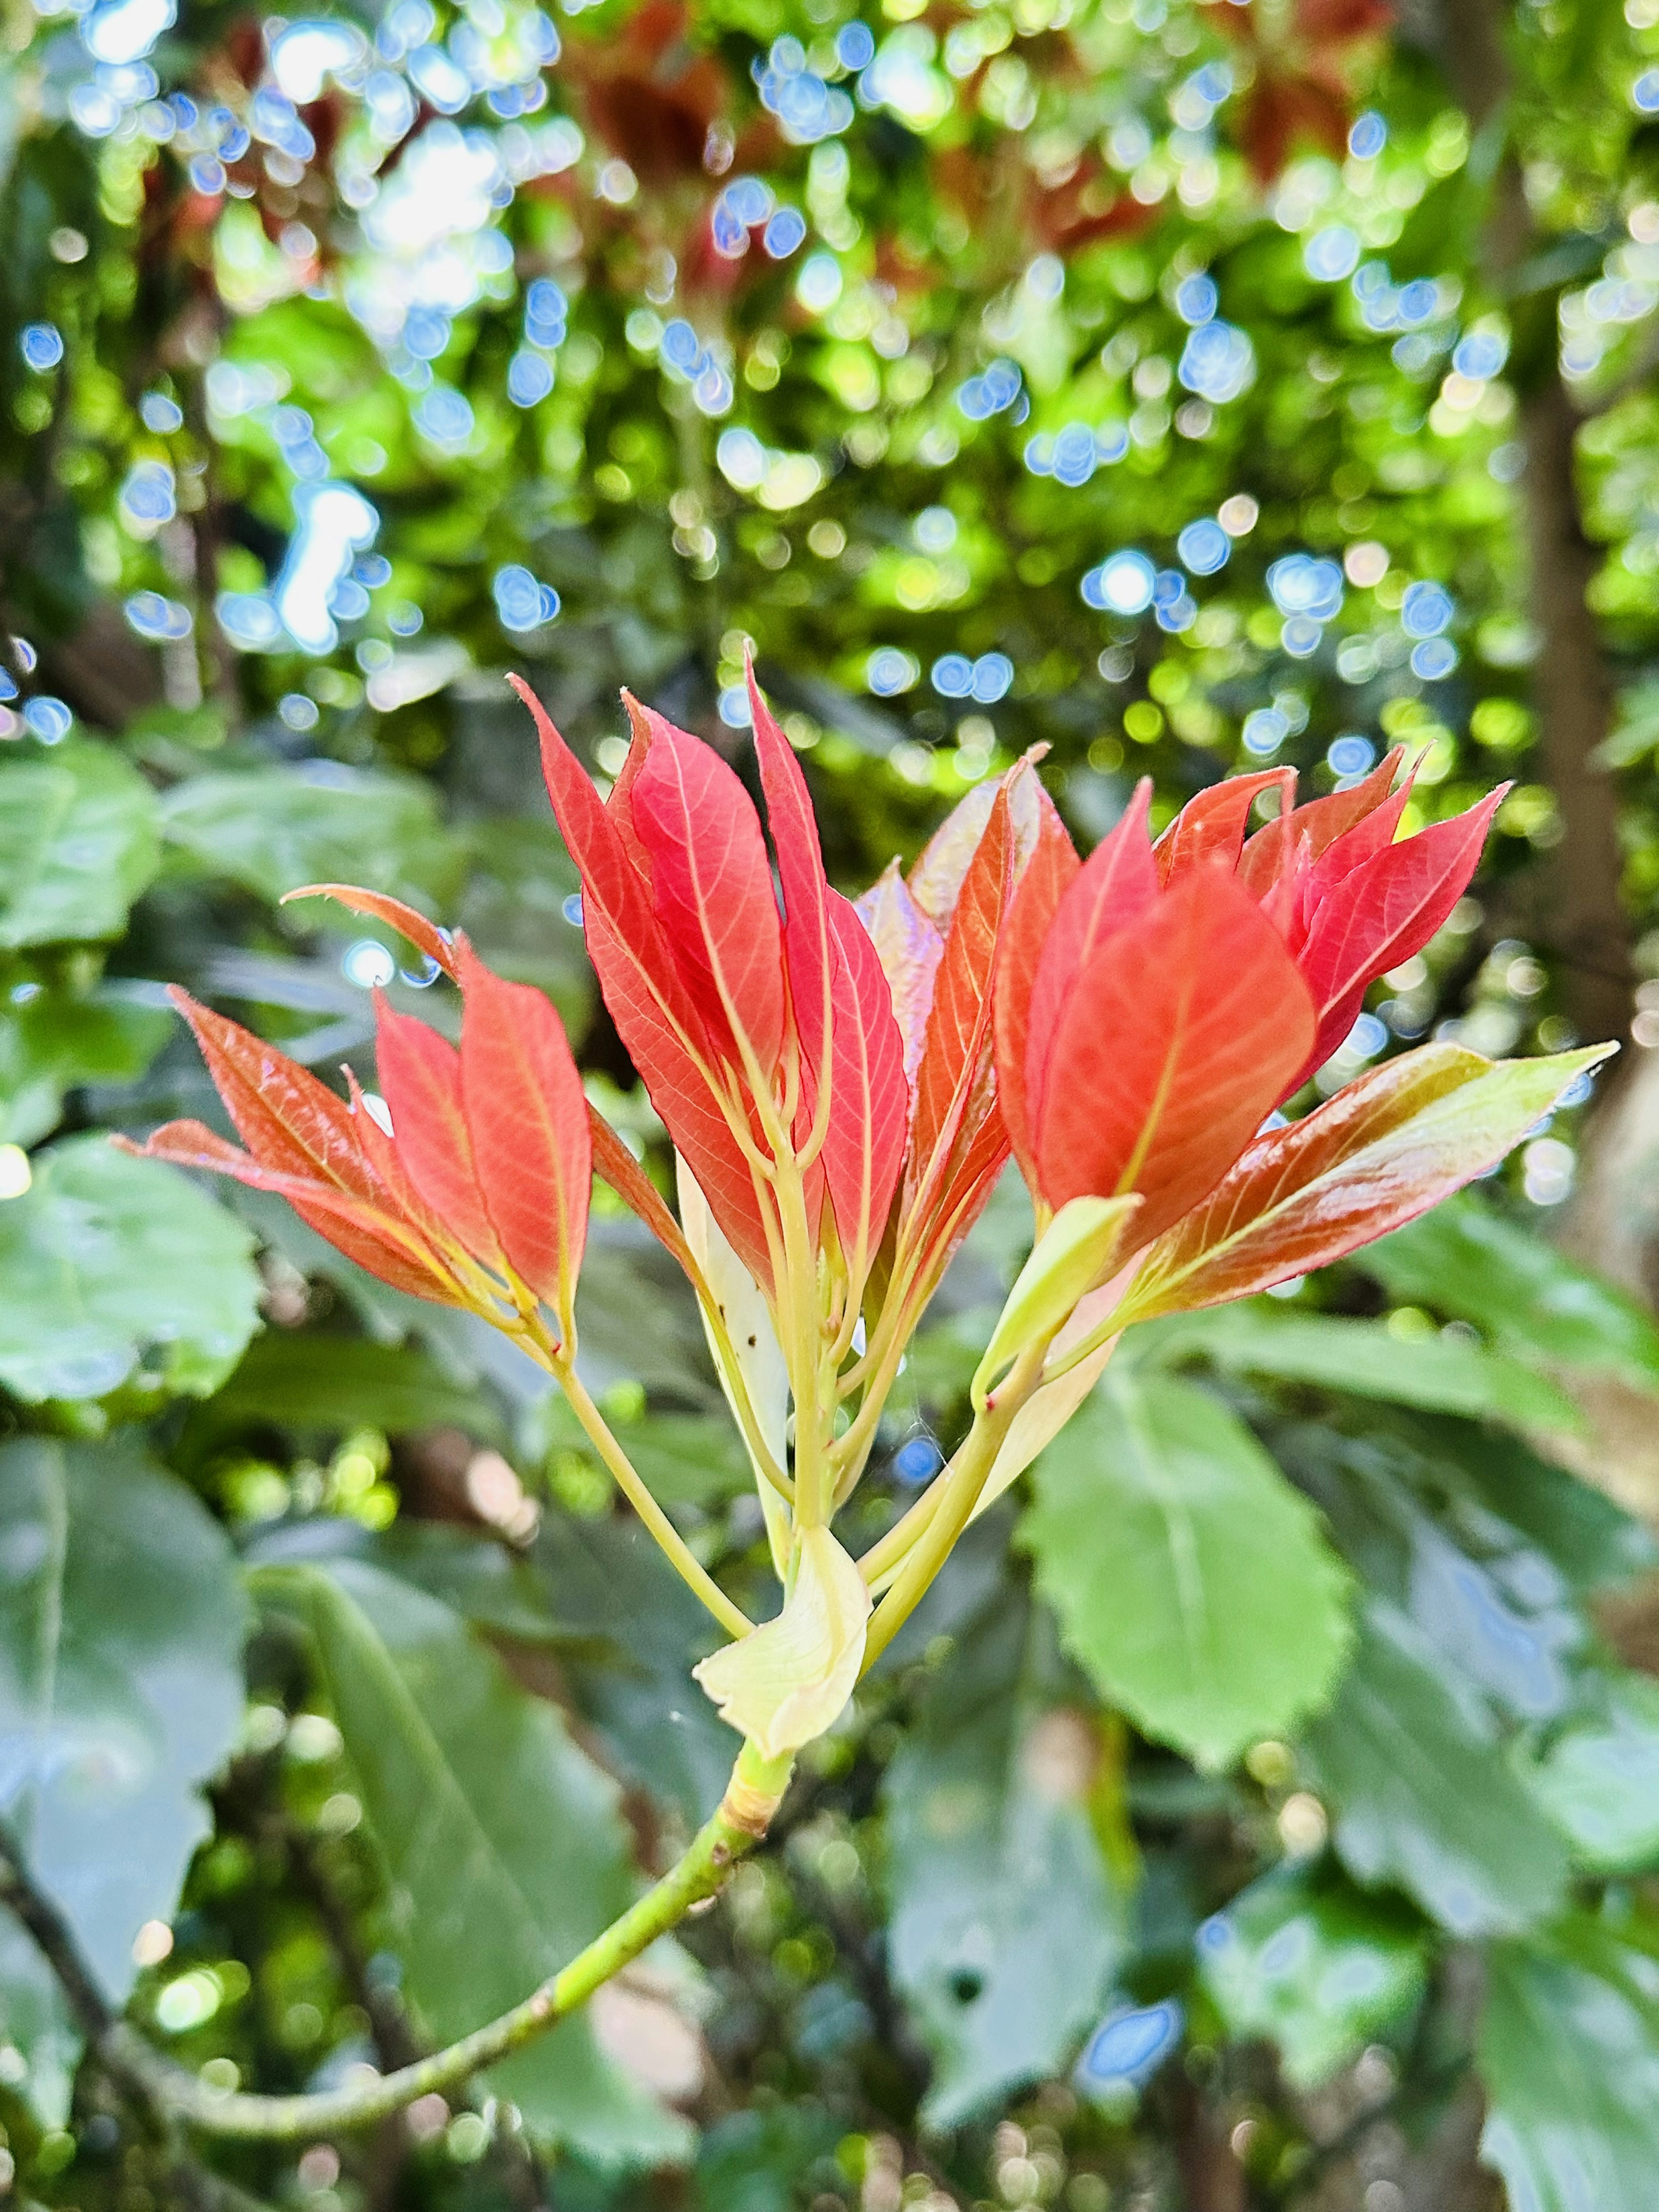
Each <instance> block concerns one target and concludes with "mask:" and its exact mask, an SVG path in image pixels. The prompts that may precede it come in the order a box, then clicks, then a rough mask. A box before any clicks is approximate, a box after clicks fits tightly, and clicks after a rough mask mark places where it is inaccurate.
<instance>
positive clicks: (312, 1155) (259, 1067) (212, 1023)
mask: <svg viewBox="0 0 1659 2212" xmlns="http://www.w3.org/2000/svg"><path fill="white" fill-rule="evenodd" d="M167 996H168V997H169V998H170V999H171V1000H172V1001H173V1005H174V1006H177V1007H178V1009H179V1012H180V1013H181V1014H183V1016H184V1017H185V1020H186V1021H187V1022H188V1023H189V1024H190V1025H191V1029H192V1030H194V1031H195V1032H196V1042H197V1044H199V1045H200V1047H201V1048H202V1057H203V1059H204V1060H206V1062H207V1064H208V1073H210V1075H211V1076H212V1078H213V1080H214V1083H215V1085H216V1087H217V1090H218V1092H219V1096H220V1097H221V1098H222V1099H223V1101H224V1104H225V1111H226V1112H227V1113H228V1115H229V1116H230V1118H231V1120H232V1121H234V1123H235V1125H236V1131H237V1133H238V1135H239V1136H240V1138H241V1139H242V1141H243V1143H244V1144H245V1145H246V1146H247V1148H248V1150H249V1151H250V1152H252V1154H253V1156H254V1158H255V1159H256V1160H258V1162H259V1164H260V1165H261V1166H262V1167H268V1168H274V1169H276V1170H277V1171H278V1173H280V1174H283V1175H294V1176H302V1177H307V1178H312V1179H316V1178H320V1179H321V1180H322V1181H324V1182H331V1183H333V1184H335V1185H336V1186H337V1188H340V1189H342V1190H345V1191H349V1192H350V1193H351V1194H352V1195H353V1196H354V1197H356V1198H362V1199H368V1200H371V1201H373V1200H378V1199H380V1198H382V1197H383V1196H384V1193H383V1192H382V1191H381V1190H380V1188H379V1186H378V1184H377V1182H376V1181H375V1178H374V1174H373V1172H372V1170H370V1169H369V1167H368V1164H367V1163H366V1162H365V1161H364V1159H363V1157H362V1147H361V1146H359V1144H358V1142H357V1134H356V1129H355V1128H354V1127H353V1126H352V1116H351V1109H349V1107H348V1106H347V1104H346V1103H345V1101H344V1099H343V1098H339V1097H336V1096H335V1094H334V1092H333V1091H331V1090H330V1089H329V1088H328V1086H327V1085H325V1084H323V1083H319V1081H318V1080H317V1078H316V1077H315V1076H314V1075H313V1074H311V1073H309V1071H308V1070H307V1069H306V1068H303V1067H301V1066H299V1065H298V1064H297V1063H296V1062H295V1061H294V1060H290V1059H289V1057H288V1055H287V1054H285V1053H281V1052H278V1051H277V1049H276V1047H275V1045H270V1044H267V1043H266V1042H265V1041H264V1038H263V1037H257V1036H254V1035H253V1034H252V1030H245V1029H243V1028H241V1027H240V1025H239V1024H237V1023H235V1022H232V1021H227V1020H226V1018H225V1017H224V1016H223V1015H222V1014H216V1013H215V1012H213V1010H212V1008H211V1007H210V1006H202V1005H200V1004H198V1002H197V1000H194V999H192V998H191V996H190V994H189V993H188V992H185V991H181V990H179V988H178V987H177V986H176V985H174V986H173V987H170V988H169V990H168V992H167Z"/></svg>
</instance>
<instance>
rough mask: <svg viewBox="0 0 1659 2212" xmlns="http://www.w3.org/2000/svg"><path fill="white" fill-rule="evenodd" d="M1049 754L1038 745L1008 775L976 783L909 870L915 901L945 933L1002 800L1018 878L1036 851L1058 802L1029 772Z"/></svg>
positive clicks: (1014, 867) (935, 831) (951, 812)
mask: <svg viewBox="0 0 1659 2212" xmlns="http://www.w3.org/2000/svg"><path fill="white" fill-rule="evenodd" d="M1047 751H1048V747H1047V746H1046V745H1033V746H1032V748H1031V750H1030V751H1029V752H1027V753H1025V754H1024V755H1023V756H1022V757H1021V758H1020V759H1018V760H1017V761H1016V762H1015V763H1014V765H1013V766H1012V768H1011V769H1009V770H1008V771H1007V773H1006V775H1000V776H997V777H994V778H993V779H992V780H991V781H987V782H985V783H976V784H975V786H974V787H973V789H972V790H971V791H970V792H969V793H968V794H967V796H966V797H965V798H963V799H958V800H957V803H956V805H954V806H953V807H952V808H951V811H950V812H949V813H948V814H947V815H946V816H945V819H944V821H943V822H941V823H940V824H939V828H938V829H935V830H934V832H933V836H931V837H930V838H929V839H928V840H927V844H926V845H924V846H923V848H922V849H921V856H920V857H919V859H918V860H917V861H916V864H915V866H914V867H913V868H912V869H911V871H910V874H909V878H908V883H909V889H910V896H912V897H913V898H914V899H915V902H916V904H917V905H918V906H919V907H920V908H921V910H922V912H923V913H924V914H925V915H927V916H928V918H929V920H930V921H933V923H934V924H935V926H936V927H938V928H939V930H940V931H941V932H948V930H949V928H950V926H951V915H953V914H954V913H955V912H956V907H957V899H958V898H960V897H961V896H962V887H963V883H964V881H965V880H966V878H967V874H968V870H969V866H971V865H972V862H973V858H974V854H975V853H976V852H977V851H978V849H979V845H980V841H981V838H982V837H983V836H984V835H985V828H986V824H987V823H988V822H989V820H990V818H991V810H992V808H993V807H994V805H996V803H997V800H998V799H1000V798H1003V797H1005V796H1006V801H1007V806H1008V816H1009V830H1010V838H1011V842H1012V850H1013V870H1014V875H1015V877H1016V878H1018V876H1019V875H1020V873H1021V872H1022V871H1023V870H1024V867H1025V865H1026V863H1027V862H1028V861H1029V860H1030V857H1031V855H1032V854H1033V853H1034V852H1035V851H1036V844H1037V840H1038V838H1039V837H1040V836H1042V831H1043V825H1044V823H1045V822H1046V821H1047V820H1048V818H1049V817H1052V816H1053V815H1054V802H1053V800H1052V799H1050V798H1049V797H1048V793H1047V792H1046V791H1044V789H1043V788H1042V784H1041V782H1040V781H1038V779H1037V778H1036V776H1035V775H1032V774H1030V770H1031V769H1033V768H1034V767H1035V766H1036V763H1037V762H1038V761H1040V760H1041V759H1042V757H1043V755H1044V754H1045V753H1046V752H1047Z"/></svg>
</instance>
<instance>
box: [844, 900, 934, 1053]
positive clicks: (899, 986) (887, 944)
mask: <svg viewBox="0 0 1659 2212" xmlns="http://www.w3.org/2000/svg"><path fill="white" fill-rule="evenodd" d="M853 911H854V913H855V914H856V915H858V918H859V920H860V921H861V922H862V923H863V925H864V927H865V928H866V930H867V931H868V933H869V935H870V941H871V943H872V945H874V946H875V948H876V957H877V958H878V960H879V961H880V962H881V969H882V973H883V975H885V976H886V978H887V987H888V990H889V991H890V994H891V995H892V1001H893V1018H894V1020H895V1021H896V1023H897V1024H898V1030H899V1036H900V1039H901V1041H902V1044H903V1048H904V1073H905V1078H906V1080H907V1081H908V1083H910V1084H911V1085H915V1079H916V1070H917V1069H918V1068H919V1067H920V1066H921V1054H922V1047H923V1046H924V1045H925V1044H926V1043H927V1016H928V1014H929V1012H931V1010H932V1007H933V985H934V981H935V980H936V979H937V977H938V975H939V962H940V961H941V960H942V959H943V958H944V957H945V939H943V937H941V936H940V934H939V931H938V930H937V929H936V928H935V927H934V926H933V922H932V921H931V920H930V919H929V918H928V916H927V915H926V914H924V913H923V912H922V909H921V908H920V907H919V906H918V905H917V904H916V902H915V898H914V897H913V896H912V895H911V891H910V887H909V885H908V884H907V883H906V882H905V880H904V878H903V877H902V875H901V874H900V873H899V864H898V862H897V861H896V860H893V861H890V863H889V864H888V866H886V867H885V868H884V870H883V872H882V873H881V874H880V875H879V876H878V878H876V880H875V882H874V883H873V884H871V886H870V888H869V890H867V891H865V892H863V893H861V894H860V896H859V897H858V898H857V899H855V900H854V902H853Z"/></svg>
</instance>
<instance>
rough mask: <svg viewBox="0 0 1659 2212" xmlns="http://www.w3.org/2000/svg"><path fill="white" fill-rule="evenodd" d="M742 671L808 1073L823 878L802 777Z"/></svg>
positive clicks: (827, 963) (819, 979)
mask: <svg viewBox="0 0 1659 2212" xmlns="http://www.w3.org/2000/svg"><path fill="white" fill-rule="evenodd" d="M744 675H745V678H746V680H747V682H748V685H749V707H750V718H751V720H752V721H753V724H754V731H755V751H756V755H757V758H758V759H759V762H760V772H761V786H762V788H763V790H764V792H765V793H766V817H767V824H768V827H769V829H770V830H771V832H772V845H773V849H774V851H775V853H776V854H777V856H778V881H779V883H780V884H781V886H782V889H783V939H784V951H785V957H786V958H787V962H788V967H789V995H790V1002H791V1005H792V1007H793V1012H794V1019H795V1030H796V1034H797V1035H798V1036H799V1039H800V1044H801V1050H802V1052H803V1054H805V1060H806V1066H807V1067H808V1068H809V1069H810V1070H811V1072H812V1073H814V1074H815V1075H816V1073H817V1070H818V1069H819V1068H820V1067H821V1066H822V1065H823V1030H824V1023H825V1021H826V1019H827V1018H828V1013H829V998H830V992H831V987H832V985H833V982H834V978H835V970H836V958H835V955H834V953H833V952H832V951H831V947H830V934H829V911H828V908H829V884H827V882H826V881H825V879H824V873H823V850H822V848H820V846H819V843H818V826H817V822H816V821H815V820H814V818H813V815H812V800H811V794H810V793H808V791H807V788H806V778H805V776H804V775H802V774H801V769H800V763H799V761H798V760H797V759H796V758H795V753H794V748H793V746H792V745H791V744H790V743H789V740H788V739H787V738H786V737H785V736H784V734H783V732H782V731H781V729H780V728H779V727H778V726H777V723H776V722H775V720H774V719H773V715H772V710H771V708H769V706H768V705H767V703H766V702H765V700H764V699H763V698H762V697H761V695H760V686H759V685H758V684H757V683H756V681H755V671H754V666H753V664H752V663H750V664H749V665H747V666H746V667H745V670H744Z"/></svg>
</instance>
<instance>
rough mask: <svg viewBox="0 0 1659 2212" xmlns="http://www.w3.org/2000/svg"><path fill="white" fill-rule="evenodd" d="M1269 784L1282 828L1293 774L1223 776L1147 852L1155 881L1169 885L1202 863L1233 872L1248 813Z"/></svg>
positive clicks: (1272, 772)
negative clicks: (1221, 865)
mask: <svg viewBox="0 0 1659 2212" xmlns="http://www.w3.org/2000/svg"><path fill="white" fill-rule="evenodd" d="M1275 784H1277V785H1278V786H1279V817H1278V818H1279V820H1280V821H1281V822H1282V821H1283V820H1284V819H1285V816H1286V815H1287V814H1288V812H1289V811H1290V807H1291V800H1292V799H1294V798H1295V795H1296V770H1295V769H1293V768H1264V769H1258V770H1257V772H1256V773H1255V775H1229V776H1224V777H1223V778H1222V779H1221V781H1220V782H1219V783H1212V784H1211V785H1210V786H1209V787H1208V788H1207V789H1206V790H1204V791H1200V793H1198V794H1197V795H1196V797H1194V798H1192V799H1188V801H1187V804H1186V805H1184V806H1183V807H1182V810H1181V811H1180V813H1179V814H1177V815H1176V818H1175V820H1174V821H1173V822H1172V823H1170V826H1169V828H1168V829H1166V830H1165V831H1164V835H1163V836H1161V837H1160V838H1159V839H1158V842H1157V844H1156V845H1154V846H1153V848H1152V852H1153V854H1154V855H1155V857H1156V859H1157V860H1158V881H1159V882H1160V883H1161V884H1170V883H1173V882H1174V881H1175V880H1176V878H1177V877H1178V876H1184V875H1185V874H1186V873H1187V872H1188V870H1189V869H1192V868H1195V867H1198V866H1200V865H1201V864H1202V863H1203V862H1205V861H1206V860H1220V861H1222V862H1224V863H1225V866H1228V867H1229V868H1234V867H1237V865H1238V857H1239V854H1240V853H1241V852H1242V851H1243V847H1244V830H1245V827H1246V825H1247V823H1249V818H1250V809H1251V807H1252V806H1254V805H1255V802H1256V799H1257V798H1258V797H1259V796H1260V794H1261V793H1262V792H1264V791H1271V790H1272V789H1273V786H1274V785H1275Z"/></svg>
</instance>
